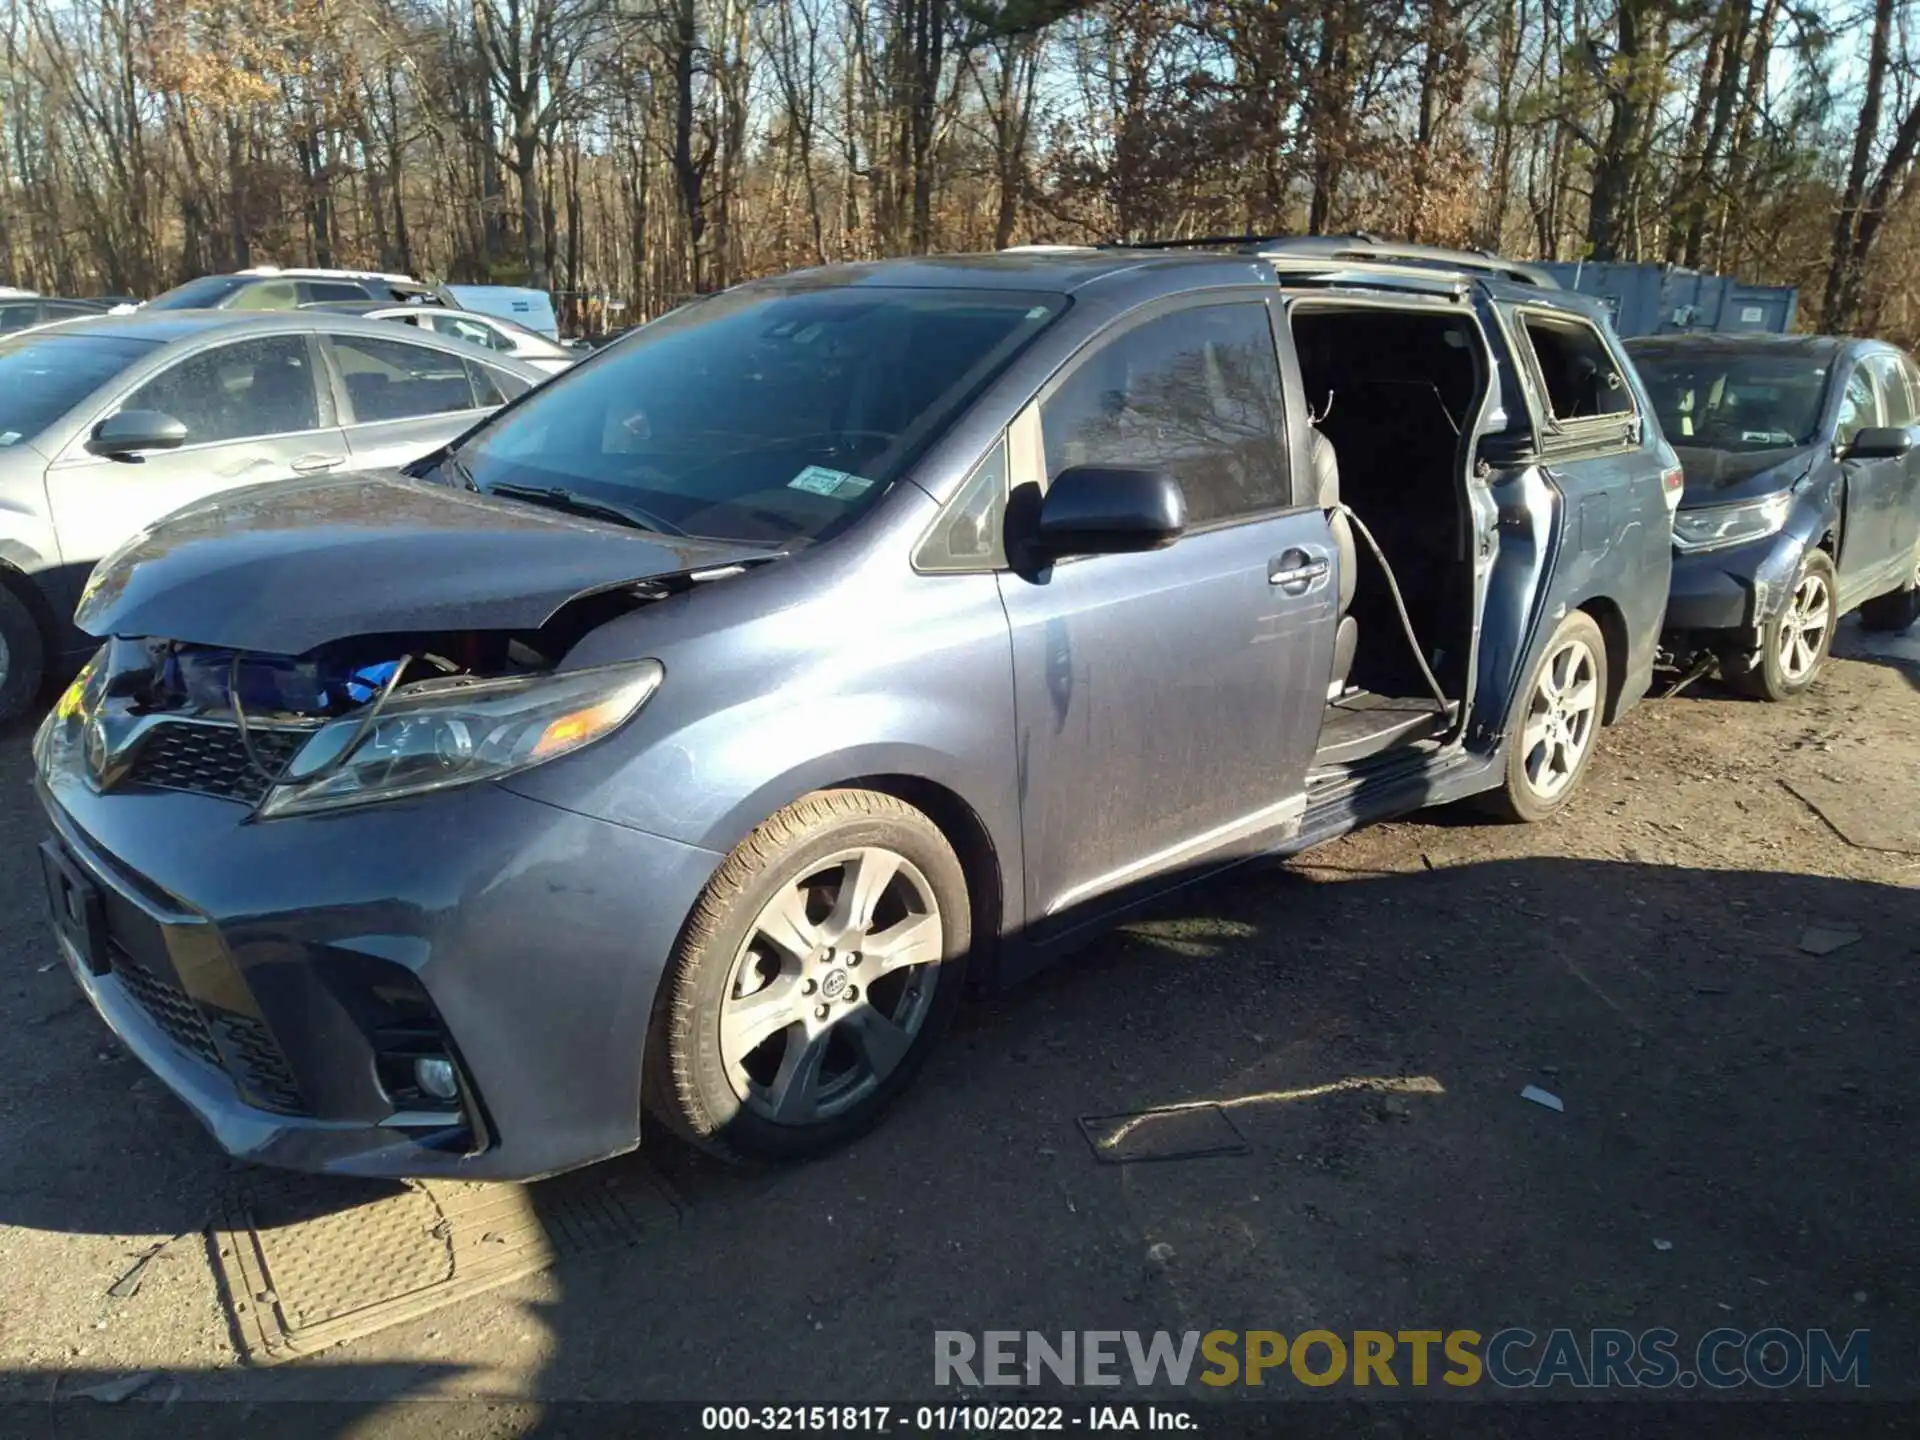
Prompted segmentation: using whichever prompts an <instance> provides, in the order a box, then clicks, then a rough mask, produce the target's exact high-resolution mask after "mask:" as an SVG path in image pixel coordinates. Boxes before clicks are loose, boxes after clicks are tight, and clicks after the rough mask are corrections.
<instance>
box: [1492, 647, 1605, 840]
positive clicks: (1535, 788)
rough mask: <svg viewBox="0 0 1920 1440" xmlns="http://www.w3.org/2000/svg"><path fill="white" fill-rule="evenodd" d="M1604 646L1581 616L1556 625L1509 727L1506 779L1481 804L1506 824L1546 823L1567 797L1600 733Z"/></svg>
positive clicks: (1583, 768)
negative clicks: (1508, 822) (1520, 822)
mask: <svg viewBox="0 0 1920 1440" xmlns="http://www.w3.org/2000/svg"><path fill="white" fill-rule="evenodd" d="M1606 696H1607V643H1606V640H1605V639H1604V638H1603V637H1602V636H1601V634H1600V627H1599V626H1598V625H1597V624H1595V623H1594V619H1593V617H1592V616H1591V615H1589V614H1587V613H1586V612H1585V611H1584V610H1575V611H1574V612H1573V613H1572V614H1570V615H1568V616H1567V618H1566V619H1564V620H1562V621H1561V622H1560V625H1559V627H1558V628H1557V629H1556V630H1555V631H1554V632H1553V638H1552V639H1550V640H1549V641H1547V644H1546V648H1545V649H1544V650H1542V651H1541V652H1540V659H1539V660H1538V661H1537V662H1536V663H1535V664H1534V667H1533V673H1532V674H1531V675H1529V676H1528V677H1527V683H1526V684H1525V685H1524V686H1523V687H1522V688H1521V691H1520V699H1519V700H1518V701H1517V702H1516V704H1515V709H1514V714H1513V716H1512V718H1511V719H1510V720H1509V722H1508V725H1507V731H1508V734H1507V767H1506V778H1505V780H1504V782H1503V783H1502V784H1501V786H1500V788H1499V789H1498V790H1495V791H1493V792H1491V793H1490V794H1488V795H1487V796H1486V797H1485V799H1484V804H1485V807H1486V808H1487V809H1488V810H1490V811H1492V813H1494V814H1495V815H1498V816H1500V818H1502V819H1504V820H1516V821H1523V822H1530V821H1534V820H1544V819H1546V818H1547V817H1548V816H1549V815H1552V814H1553V813H1554V812H1556V811H1557V810H1559V809H1560V808H1561V807H1562V806H1564V805H1565V804H1566V803H1567V801H1569V800H1571V799H1572V798H1573V792H1574V791H1575V789H1577V788H1578V786H1579V783H1580V777H1581V775H1583V774H1584V773H1585V772H1586V768H1587V761H1588V760H1589V759H1591V758H1592V756H1593V747H1594V743H1595V741H1596V740H1597V738H1598V737H1599V734H1600V720H1601V716H1602V714H1603V713H1604V708H1605V701H1606Z"/></svg>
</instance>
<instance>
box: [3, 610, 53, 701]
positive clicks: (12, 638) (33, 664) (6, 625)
mask: <svg viewBox="0 0 1920 1440" xmlns="http://www.w3.org/2000/svg"><path fill="white" fill-rule="evenodd" d="M46 663H47V649H46V642H45V640H44V639H42V637H41V635H40V623H39V622H38V621H37V620H35V619H34V618H33V612H32V611H31V610H29V609H28V608H27V607H26V605H25V604H24V603H23V602H22V601H21V599H20V597H19V596H18V595H16V594H14V593H13V591H12V590H11V589H9V588H8V587H7V586H6V585H4V584H0V724H3V723H5V722H7V721H9V720H18V719H19V718H20V717H21V716H22V715H24V714H26V713H27V711H28V709H29V708H30V707H31V706H32V705H33V702H34V701H35V700H37V699H38V698H39V696H40V686H41V683H42V682H43V681H44V680H45V679H46Z"/></svg>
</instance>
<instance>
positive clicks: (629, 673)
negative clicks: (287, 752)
mask: <svg viewBox="0 0 1920 1440" xmlns="http://www.w3.org/2000/svg"><path fill="white" fill-rule="evenodd" d="M665 674H666V671H665V669H664V668H663V667H662V666H661V664H660V662H659V661H658V660H641V661H637V662H635V663H632V664H625V665H608V666H604V667H602V668H599V669H594V670H575V671H570V672H568V673H566V674H562V675H534V676H523V677H516V678H514V679H511V680H477V681H468V680H444V681H438V680H429V681H425V682H422V683H421V684H419V685H409V686H407V687H405V688H404V689H402V690H399V691H396V692H395V693H394V694H393V695H392V696H391V697H389V698H388V699H387V701H386V703H385V704H382V705H379V708H378V711H377V713H375V714H374V715H373V717H372V719H371V721H370V722H369V719H368V715H367V711H366V710H364V709H363V710H358V711H354V712H353V713H351V714H348V715H343V716H341V717H340V718H339V719H337V720H333V721H331V722H329V723H328V724H326V725H324V726H322V727H321V728H320V729H319V730H317V731H315V732H314V735H313V738H312V739H310V740H308V741H307V743H306V744H305V745H303V746H302V747H301V748H300V751H299V753H298V754H296V755H295V756H294V757H293V759H292V761H291V762H290V763H289V764H288V766H287V768H286V770H285V771H284V772H283V773H282V774H281V776H280V778H279V780H278V782H277V783H276V784H275V785H274V787H273V788H272V789H271V790H270V791H268V792H267V798H266V799H265V800H263V801H261V803H260V814H261V815H262V816H263V817H277V816H281V815H302V814H307V813H310V812H313V811H317V810H337V809H341V808H343V807H345V806H349V805H367V804H372V803H374V802H376V801H381V800H394V799H398V798H399V797H401V796H403V795H421V794H425V793H427V792H428V791H432V790H445V789H447V788H449V787H451V786H454V785H470V784H472V783H474V782H475V781H478V780H493V779H497V778H499V777H500V776H502V775H510V774H512V773H513V772H514V771H516V770H525V769H527V768H528V767H529V766H532V765H539V764H541V763H543V762H545V761H548V760H554V759H558V758H559V757H560V756H562V755H568V754H571V753H572V752H573V751H575V750H579V749H581V748H583V747H584V746H587V745H591V744H593V742H594V741H596V740H599V739H602V738H604V737H605V736H607V735H611V734H612V733H613V732H614V731H615V730H617V729H619V728H620V727H621V726H622V725H624V724H625V723H626V722H627V721H628V720H629V719H631V718H632V717H633V714H634V712H635V711H637V710H638V709H639V708H640V707H641V706H642V705H644V704H645V703H646V702H647V697H648V696H650V695H652V694H653V692H654V691H655V690H656V689H658V688H659V685H660V681H661V679H662V677H663V676H664V675H665ZM375 703H376V704H378V702H375Z"/></svg>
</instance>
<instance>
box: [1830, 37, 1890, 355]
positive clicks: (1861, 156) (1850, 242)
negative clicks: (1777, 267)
mask: <svg viewBox="0 0 1920 1440" xmlns="http://www.w3.org/2000/svg"><path fill="white" fill-rule="evenodd" d="M1892 37H1893V0H1874V6H1873V41H1872V44H1871V45H1870V47H1869V49H1868V52H1867V77H1866V86H1865V89H1864V91H1863V93H1862V95H1861V100H1860V120H1859V123H1858V125H1857V126H1856V127H1855V129H1854V133H1853V156H1852V159H1851V160H1850V161H1849V162H1848V165H1847V182H1846V188H1845V189H1844V190H1843V191H1842V192H1841V195H1840V208H1839V210H1838V211H1837V212H1836V213H1835V215H1834V220H1833V244H1832V247H1831V249H1830V252H1829V256H1828V262H1827V286H1826V293H1825V296H1824V299H1823V303H1822V305H1821V307H1820V323H1821V328H1822V329H1824V330H1828V331H1832V332H1834V333H1840V332H1844V331H1845V330H1846V329H1847V327H1849V326H1850V325H1852V324H1853V323H1854V321H1855V320H1856V319H1857V318H1858V317H1857V314H1856V312H1857V310H1858V306H1859V299H1860V273H1859V272H1860V267H1861V265H1862V263H1863V262H1864V260H1865V258H1866V256H1865V252H1864V249H1863V247H1862V246H1861V244H1860V238H1861V237H1860V226H1861V220H1862V205H1863V202H1864V200H1865V197H1866V190H1867V176H1868V173H1869V171H1870V170H1871V168H1872V165H1873V147H1874V143H1875V142H1876V141H1877V140H1878V139H1879V138H1880V106H1881V97H1882V94H1883V93H1884V91H1885V88H1886V83H1887V67H1888V62H1889V52H1890V50H1891V48H1892V47H1891V42H1892ZM1874 223H1875V226H1876V228H1877V226H1878V221H1877V220H1876V221H1875V222H1874Z"/></svg>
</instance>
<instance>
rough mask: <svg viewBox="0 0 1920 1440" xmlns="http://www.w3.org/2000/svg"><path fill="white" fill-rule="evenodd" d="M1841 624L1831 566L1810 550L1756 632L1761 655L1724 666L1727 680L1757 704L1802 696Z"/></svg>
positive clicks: (1819, 553) (1817, 675)
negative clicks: (1784, 598)
mask: <svg viewBox="0 0 1920 1440" xmlns="http://www.w3.org/2000/svg"><path fill="white" fill-rule="evenodd" d="M1839 621H1840V606H1839V601H1838V594H1837V591H1836V588H1835V583H1834V571H1833V561H1832V559H1831V558H1830V557H1829V556H1828V555H1827V552H1826V551H1824V550H1809V551H1807V553H1806V554H1805V555H1803V556H1801V557H1800V568H1799V569H1798V570H1796V571H1794V572H1793V587H1792V588H1791V589H1790V590H1789V591H1788V592H1787V603H1786V604H1785V605H1783V606H1781V607H1780V613H1779V614H1777V615H1775V616H1774V617H1773V618H1772V619H1771V620H1769V621H1768V622H1767V623H1766V624H1765V625H1763V626H1761V627H1760V653H1759V655H1758V656H1757V657H1753V658H1748V657H1746V656H1739V657H1737V658H1735V659H1734V660H1732V661H1731V662H1729V663H1727V664H1726V665H1724V666H1723V667H1722V668H1723V669H1724V670H1725V672H1726V678H1727V679H1728V681H1730V682H1731V683H1732V684H1733V686H1734V687H1735V688H1736V689H1738V690H1741V691H1742V692H1744V693H1745V694H1748V695H1751V696H1753V697H1754V698H1755V699H1757V700H1776V701H1777V700H1791V699H1793V698H1794V697H1795V696H1798V695H1803V694H1805V693H1806V692H1807V690H1808V689H1810V688H1811V687H1812V685H1813V682H1814V681H1815V680H1817V679H1819V678H1820V667H1821V666H1822V665H1824V664H1825V663H1826V660H1827V652H1828V651H1829V650H1831V649H1832V648H1833V631H1834V627H1835V626H1836V625H1837V624H1838V623H1839Z"/></svg>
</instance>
